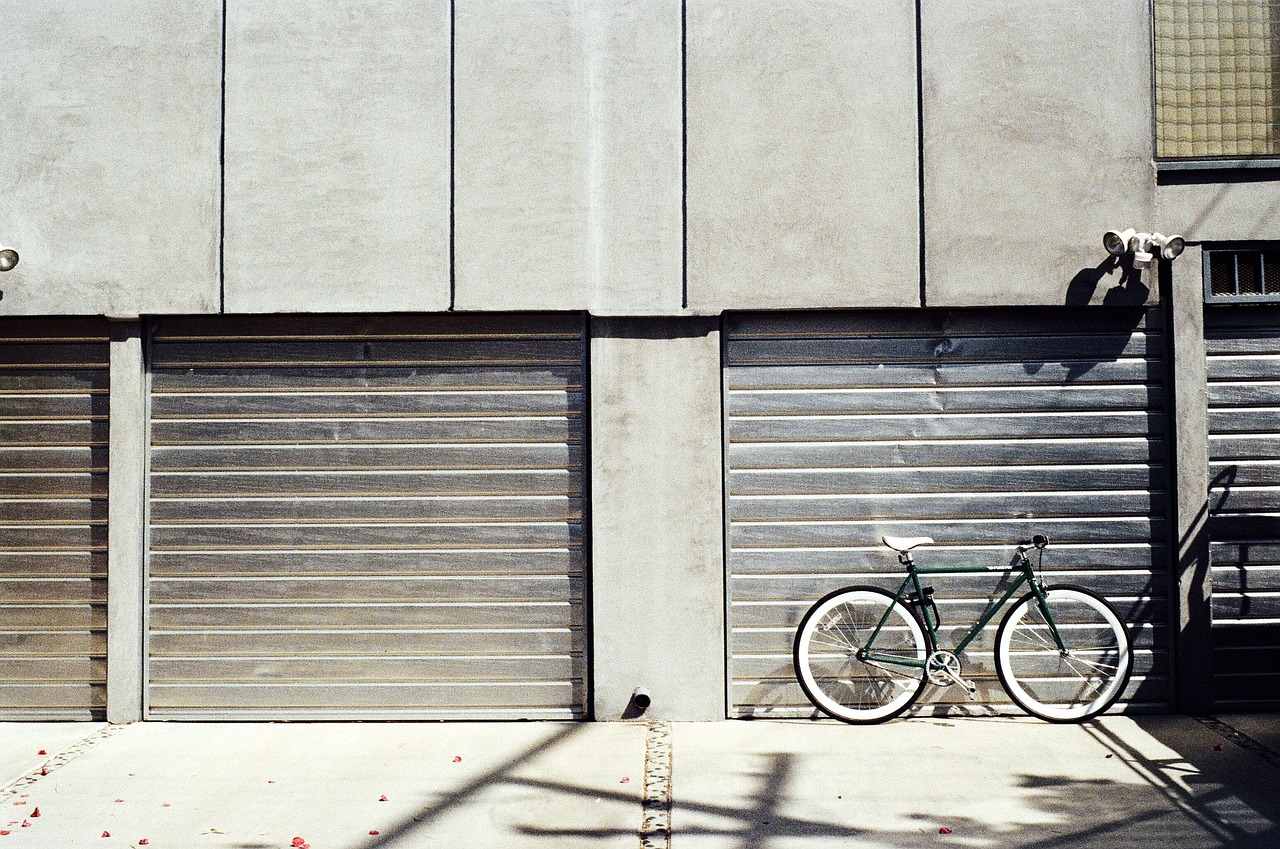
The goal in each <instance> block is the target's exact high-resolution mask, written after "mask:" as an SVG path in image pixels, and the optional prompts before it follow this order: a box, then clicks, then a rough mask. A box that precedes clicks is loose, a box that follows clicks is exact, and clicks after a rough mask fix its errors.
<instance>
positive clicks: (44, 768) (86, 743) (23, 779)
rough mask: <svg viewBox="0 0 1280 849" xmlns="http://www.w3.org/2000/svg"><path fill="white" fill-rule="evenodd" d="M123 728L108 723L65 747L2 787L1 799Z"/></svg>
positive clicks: (73, 758) (68, 761)
mask: <svg viewBox="0 0 1280 849" xmlns="http://www.w3.org/2000/svg"><path fill="white" fill-rule="evenodd" d="M122 730H124V726H123V725H106V726H103V727H102V728H100V729H98V730H97V731H95V732H93V733H92V734H90V735H89V736H87V737H84V738H82V739H80V740H78V741H77V742H75V743H73V744H72V745H70V746H68V747H67V748H65V749H63V750H62V751H61V752H58V753H57V754H55V755H54V756H53V757H51V758H49V760H47V761H45V762H44V763H43V764H41V765H40V766H39V767H37V768H36V770H35V771H34V772H29V773H27V774H25V775H20V776H18V777H17V778H15V779H13V780H12V781H10V782H9V783H8V784H5V785H4V786H2V787H0V799H2V798H4V797H6V796H12V795H13V794H15V793H17V792H18V791H19V790H21V789H23V788H24V787H29V786H30V785H32V784H35V783H36V782H37V781H39V780H40V779H41V778H44V777H45V776H46V775H50V774H51V773H53V772H54V771H55V770H58V769H61V768H62V767H64V766H66V765H67V764H69V763H71V762H72V761H74V760H75V759H76V758H78V757H80V756H81V755H83V754H84V753H85V752H87V751H89V750H90V749H92V748H93V747H94V746H96V745H98V744H99V743H101V742H102V741H103V740H107V739H109V738H111V737H114V736H116V735H117V734H119V733H120V732H121V731H122Z"/></svg>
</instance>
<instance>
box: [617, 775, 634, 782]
mask: <svg viewBox="0 0 1280 849" xmlns="http://www.w3.org/2000/svg"><path fill="white" fill-rule="evenodd" d="M618 783H619V784H630V783H631V776H629V775H624V776H622V780H621V781H619V782H618Z"/></svg>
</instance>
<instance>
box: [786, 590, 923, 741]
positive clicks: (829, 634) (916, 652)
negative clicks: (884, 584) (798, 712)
mask: <svg viewBox="0 0 1280 849" xmlns="http://www.w3.org/2000/svg"><path fill="white" fill-rule="evenodd" d="M886 611H887V612H888V618H887V619H885V613H886ZM881 620H884V626H883V627H882V628H881V629H880V632H879V633H878V634H877V635H876V638H875V643H874V645H873V646H872V649H873V650H874V652H875V653H876V654H877V655H881V656H884V657H889V658H894V657H900V658H904V659H909V660H915V661H919V662H920V665H919V666H899V665H897V664H894V663H892V662H888V661H884V662H875V661H865V660H859V659H858V650H859V649H862V648H864V647H865V646H866V641H867V640H868V639H869V638H870V637H871V634H872V633H873V632H874V631H875V629H876V626H877V625H879V624H880V622H881ZM928 655H929V644H928V641H927V638H926V637H925V632H924V629H923V628H922V627H921V625H920V621H919V619H917V618H916V615H915V613H914V612H913V611H912V610H911V609H910V608H908V607H907V606H906V605H904V604H902V603H901V602H898V601H896V600H894V597H893V596H892V595H890V594H889V593H887V592H885V591H884V590H880V589H877V588H875V587H849V588H846V589H843V590H837V591H836V592H833V593H831V594H830V595H828V596H826V597H825V598H823V599H821V600H819V601H818V602H817V603H816V604H814V605H813V607H811V608H809V612H808V613H806V614H805V615H804V618H803V619H801V620H800V627H799V628H798V629H796V638H795V645H794V646H793V648H792V658H793V660H794V661H795V669H796V678H797V679H799V681H800V686H801V688H802V689H803V690H804V692H805V695H806V696H808V697H809V701H811V702H813V704H814V705H815V706H816V707H817V708H818V709H819V710H821V711H822V712H823V713H826V714H827V715H829V716H833V717H835V718H836V719H840V720H843V721H845V722H853V723H869V722H884V721H885V720H887V719H892V718H893V717H895V716H897V715H898V714H900V713H902V712H903V711H904V710H906V709H907V708H908V707H910V705H911V703H912V702H914V701H915V700H916V697H917V696H919V695H920V691H921V690H923V689H924V685H925V681H926V680H927V679H926V678H925V672H924V660H925V658H926V657H928Z"/></svg>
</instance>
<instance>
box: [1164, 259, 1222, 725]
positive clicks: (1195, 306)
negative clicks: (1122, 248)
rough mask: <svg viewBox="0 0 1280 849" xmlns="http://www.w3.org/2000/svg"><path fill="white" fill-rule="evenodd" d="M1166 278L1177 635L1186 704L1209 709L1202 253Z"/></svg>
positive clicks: (1177, 677)
mask: <svg viewBox="0 0 1280 849" xmlns="http://www.w3.org/2000/svg"><path fill="white" fill-rule="evenodd" d="M1170 266H1171V270H1170V272H1169V273H1168V279H1166V280H1164V281H1162V282H1163V284H1164V288H1166V291H1165V292H1162V293H1161V294H1162V297H1164V298H1166V299H1167V301H1166V303H1167V304H1168V309H1167V312H1166V314H1167V315H1169V316H1170V326H1169V327H1168V328H1167V330H1166V332H1167V333H1168V334H1169V335H1170V338H1171V340H1172V344H1171V345H1170V350H1171V358H1172V362H1171V364H1170V372H1171V380H1170V383H1171V385H1170V389H1171V395H1172V407H1173V409H1172V417H1171V419H1172V422H1173V433H1172V434H1171V436H1172V439H1173V453H1172V456H1173V470H1172V472H1173V477H1172V480H1171V485H1172V486H1173V487H1174V498H1173V506H1174V516H1173V519H1174V534H1173V537H1174V541H1175V545H1176V551H1175V552H1174V555H1175V558H1176V559H1175V560H1174V563H1173V567H1174V586H1173V588H1172V589H1173V591H1174V593H1175V597H1174V598H1173V603H1174V604H1173V607H1174V613H1173V620H1172V625H1173V627H1174V633H1173V635H1172V642H1173V646H1172V648H1173V652H1174V670H1173V673H1174V692H1175V698H1176V704H1177V708H1178V710H1180V711H1182V712H1184V713H1208V712H1209V710H1210V708H1211V706H1212V703H1213V693H1212V688H1211V685H1210V680H1211V678H1210V676H1211V674H1212V658H1213V642H1212V634H1211V633H1210V628H1211V625H1212V617H1211V611H1210V607H1209V602H1210V596H1211V595H1212V592H1213V579H1212V575H1211V573H1210V570H1209V527H1208V519H1209V500H1208V482H1209V421H1208V419H1209V413H1208V387H1207V385H1206V371H1205V368H1206V367H1205V354H1204V286H1203V272H1202V268H1201V253H1200V248H1198V247H1189V248H1187V250H1186V251H1185V252H1184V253H1183V254H1182V256H1181V257H1179V258H1178V260H1177V261H1176V262H1173V263H1170Z"/></svg>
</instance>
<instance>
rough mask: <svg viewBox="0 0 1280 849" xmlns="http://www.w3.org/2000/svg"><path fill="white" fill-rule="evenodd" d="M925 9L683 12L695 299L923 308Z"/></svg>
mask: <svg viewBox="0 0 1280 849" xmlns="http://www.w3.org/2000/svg"><path fill="white" fill-rule="evenodd" d="M915 30H916V24H915V11H914V8H913V7H912V5H911V4H910V3H901V2H893V0H874V2H858V3H845V2H837V1H836V0H804V2H790V3H781V4H780V3H774V2H767V0H749V1H748V2H740V0H735V2H719V0H694V2H691V3H689V4H688V32H687V35H686V43H687V51H688V83H687V87H688V230H689V258H688V274H689V282H688V286H689V306H690V307H691V308H692V309H695V310H699V311H707V312H715V311H719V310H722V309H751V308H759V309H768V308H788V307H789V308H795V307H802V306H803V307H848V306H914V305H916V304H918V303H919V281H920V277H919V238H918V236H919V209H918V180H917V173H918V158H917V155H916V152H917V121H916V61H915Z"/></svg>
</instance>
